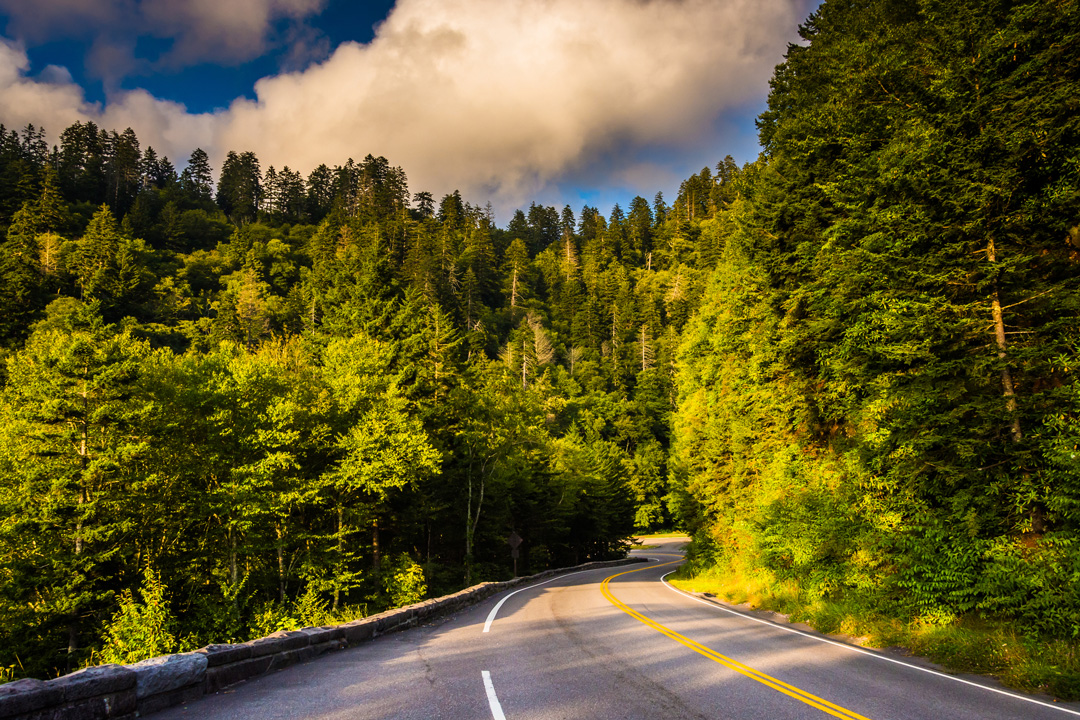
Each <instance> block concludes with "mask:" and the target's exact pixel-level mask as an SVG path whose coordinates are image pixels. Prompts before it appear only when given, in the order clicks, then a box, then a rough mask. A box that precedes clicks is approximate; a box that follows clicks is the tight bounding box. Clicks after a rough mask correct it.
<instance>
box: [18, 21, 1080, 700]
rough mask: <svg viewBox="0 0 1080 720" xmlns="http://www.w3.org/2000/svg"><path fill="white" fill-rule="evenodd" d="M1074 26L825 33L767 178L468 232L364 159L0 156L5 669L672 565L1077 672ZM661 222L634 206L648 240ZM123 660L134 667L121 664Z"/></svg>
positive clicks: (784, 84)
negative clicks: (777, 586) (1056, 645)
mask: <svg viewBox="0 0 1080 720" xmlns="http://www.w3.org/2000/svg"><path fill="white" fill-rule="evenodd" d="M1077 28H1080V8H1078V6H1077V2H1076V1H1075V0H1051V1H1049V2H1047V1H1045V0H1041V1H1039V2H1004V1H994V2H966V1H963V2H960V3H956V2H952V3H948V4H946V3H942V2H939V1H936V0H921V1H920V2H916V3H910V2H898V1H896V0H860V1H858V2H856V1H853V0H849V1H843V0H840V1H836V2H834V1H833V0H826V1H825V2H824V3H823V4H822V5H821V6H820V8H819V9H818V10H817V11H815V12H814V14H812V15H811V16H810V18H809V19H808V20H807V21H806V22H805V23H804V25H803V26H802V27H801V33H802V37H803V42H801V43H799V44H794V45H791V46H790V48H789V51H788V53H787V55H786V59H785V60H784V62H783V63H781V64H780V65H779V66H777V68H776V71H775V74H774V77H773V80H772V82H771V89H770V93H769V99H768V107H767V109H766V110H765V111H764V112H763V113H762V114H761V116H760V117H759V120H758V127H759V131H760V142H761V146H762V148H763V151H762V153H761V155H760V157H759V158H758V159H757V160H756V161H755V162H752V163H748V164H746V165H744V166H742V167H739V166H738V165H737V164H736V163H735V162H734V161H733V160H732V159H731V158H730V157H729V158H726V159H724V160H722V161H721V162H719V163H717V164H716V165H709V166H707V167H705V168H704V169H703V170H702V171H701V172H700V173H698V174H696V175H693V176H691V177H689V178H687V179H686V180H685V181H684V182H683V183H682V184H681V187H680V189H679V192H678V194H677V196H676V197H673V198H668V199H666V198H664V196H663V195H662V194H661V193H657V194H656V195H655V197H654V198H653V200H652V201H649V200H646V199H645V198H642V197H635V198H634V199H633V200H632V201H630V202H629V203H628V205H627V207H626V208H625V209H623V208H621V207H620V206H618V205H616V206H615V207H614V208H613V209H612V210H611V211H610V213H609V214H608V215H607V216H606V217H605V216H604V215H603V214H601V213H600V212H599V211H598V210H597V209H596V208H592V207H589V206H585V207H583V208H581V209H580V210H577V211H575V210H574V209H572V208H570V207H564V208H562V209H561V210H559V209H557V208H555V207H547V206H544V205H539V204H536V203H533V204H532V205H531V206H530V207H529V208H528V209H527V210H519V211H517V212H515V213H514V215H513V217H512V218H511V219H510V221H509V222H508V223H507V224H506V225H505V227H499V226H498V225H497V223H496V221H495V217H494V214H493V212H492V211H491V208H490V206H480V205H474V204H472V201H471V199H469V200H467V199H465V198H462V196H461V194H460V193H458V192H453V193H450V194H448V195H446V196H444V197H442V198H441V199H438V200H437V199H436V198H435V197H434V196H433V195H432V194H431V193H429V192H425V191H412V190H410V188H409V186H408V181H407V177H406V173H405V170H404V169H402V168H399V167H395V166H393V165H392V164H391V163H390V161H389V160H387V159H386V158H383V157H374V156H372V155H368V156H366V157H365V158H363V160H361V161H359V162H356V161H354V160H353V159H347V160H346V161H345V162H344V163H343V164H341V165H336V166H334V167H328V166H325V165H323V166H319V167H317V168H315V169H313V170H311V171H310V172H309V173H307V175H306V176H305V175H304V174H302V173H300V172H298V171H296V170H293V169H290V168H289V167H282V168H280V169H275V168H274V167H266V168H265V169H264V168H263V167H262V166H261V164H260V162H259V159H258V158H257V156H256V155H255V153H253V152H249V151H236V152H229V153H228V154H227V156H226V157H225V158H224V160H223V162H222V166H221V167H220V169H218V171H217V173H216V179H215V168H213V167H211V164H210V160H209V158H208V156H207V154H206V153H205V152H203V151H202V150H196V151H194V152H193V153H192V154H191V156H190V157H189V158H187V160H186V164H185V165H184V167H183V169H182V170H181V171H179V172H178V171H177V168H176V166H175V165H173V163H172V162H170V160H169V159H167V158H164V157H159V156H158V154H157V153H156V152H155V151H154V150H153V149H152V148H150V147H146V148H143V147H141V145H140V142H139V139H138V137H137V135H136V133H135V131H133V130H132V129H127V130H125V131H123V132H119V133H118V132H116V131H114V130H106V129H105V128H99V127H97V126H95V125H94V124H92V123H76V124H74V125H72V126H70V127H68V128H66V129H65V130H63V132H62V133H61V134H60V136H59V143H58V144H56V145H55V146H53V147H51V148H50V146H49V144H48V142H47V140H46V133H45V131H44V130H43V129H42V128H40V127H35V126H33V125H31V126H27V127H26V128H22V129H19V130H9V129H7V128H3V127H0V226H2V235H0V237H4V238H5V240H4V242H3V244H2V246H0V275H2V277H0V343H2V346H3V351H2V352H3V360H4V362H3V365H2V368H3V369H2V377H0V381H2V390H0V434H2V437H0V507H2V510H0V668H5V669H6V673H7V675H6V677H7V678H8V679H10V678H12V677H22V676H32V677H45V676H51V675H55V674H57V673H62V672H64V671H66V670H70V669H74V668H77V667H81V666H82V665H84V664H86V663H88V662H101V661H127V660H130V659H137V658H138V657H142V656H145V654H146V653H149V654H150V655H153V654H159V653H162V652H169V651H174V650H178V649H188V648H194V647H198V646H200V645H202V644H206V643H208V642H224V641H229V640H234V639H236V640H239V639H247V638H249V637H253V636H257V635H259V634H265V633H266V632H270V631H273V630H277V629H281V628H291V627H300V626H303V625H308V624H318V623H321V622H327V621H330V620H333V619H340V618H346V617H356V616H358V615H362V614H365V613H370V612H376V611H378V610H381V609H384V608H386V607H390V606H394V605H400V604H405V603H408V602H413V601H415V600H417V599H420V598H422V597H424V596H426V595H433V594H440V593H442V592H447V591H453V590H456V589H458V588H460V587H463V586H465V585H468V584H471V583H475V582H478V581H481V580H487V579H501V578H506V577H509V576H510V574H511V573H512V572H513V563H512V560H511V558H510V549H509V546H508V545H507V543H506V538H507V537H508V536H509V534H510V533H511V532H516V533H517V534H518V535H519V536H520V537H521V538H523V539H524V544H523V545H522V548H521V559H520V560H519V566H518V571H519V573H522V574H524V573H528V572H535V571H538V570H540V569H544V568H547V567H552V566H559V565H569V564H573V563H576V562H583V561H585V560H587V559H596V558H606V557H612V556H617V555H619V554H620V553H622V552H624V551H625V548H626V547H627V542H628V538H630V537H631V536H632V535H633V534H634V533H635V532H640V531H648V530H654V529H658V528H668V527H681V528H684V529H687V530H689V531H691V532H692V533H693V536H694V542H693V544H692V545H691V549H690V561H691V562H690V565H691V566H692V567H693V568H695V569H696V570H698V571H706V570H710V571H734V570H738V571H740V572H745V573H749V574H767V575H768V576H769V577H772V578H775V579H777V580H779V581H784V582H791V583H795V584H797V586H798V587H799V588H801V591H802V592H803V593H804V594H805V596H806V597H807V598H811V599H812V598H856V599H858V600H859V602H861V603H862V604H863V606H864V607H868V608H873V609H874V610H875V611H879V612H882V613H886V614H888V615H890V616H891V617H896V618H901V619H905V620H913V619H918V620H920V621H926V622H936V623H949V622H952V621H954V620H955V619H956V618H960V617H966V616H979V617H985V618H996V619H1005V620H1008V621H1009V622H1012V623H1015V625H1016V626H1017V627H1020V628H1023V630H1024V632H1027V633H1030V634H1032V636H1037V637H1050V638H1066V639H1068V638H1075V637H1076V636H1077V634H1078V633H1080V583H1078V582H1077V581H1078V579H1080V535H1078V529H1080V516H1078V514H1077V509H1078V508H1080V472H1078V470H1080V464H1078V462H1077V460H1076V452H1077V445H1078V444H1080V384H1077V382H1076V380H1075V371H1074V368H1075V367H1076V365H1077V363H1078V359H1077V358H1078V357H1080V332H1078V331H1080V314H1078V310H1080V307H1078V304H1080V294H1078V290H1080V288H1078V287H1077V286H1078V273H1077V270H1078V263H1080V112H1078V111H1080V58H1078V57H1077V56H1076V54H1075V52H1073V51H1072V50H1071V48H1075V47H1076V46H1077V41H1078V38H1077V37H1076V36H1077V32H1078V31H1077ZM669 200H670V204H669ZM140 653H141V654H140Z"/></svg>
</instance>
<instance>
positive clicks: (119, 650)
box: [95, 568, 179, 664]
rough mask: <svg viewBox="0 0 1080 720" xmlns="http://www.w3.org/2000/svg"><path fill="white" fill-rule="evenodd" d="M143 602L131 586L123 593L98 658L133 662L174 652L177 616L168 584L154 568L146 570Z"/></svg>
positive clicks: (141, 593)
mask: <svg viewBox="0 0 1080 720" xmlns="http://www.w3.org/2000/svg"><path fill="white" fill-rule="evenodd" d="M139 597H140V598H141V602H140V601H139V600H136V599H135V597H134V595H133V594H132V592H131V591H130V590H124V591H123V592H122V593H121V595H120V609H119V610H117V611H116V614H115V615H113V617H112V621H111V622H110V623H109V624H108V625H107V626H106V627H105V633H104V638H105V645H104V647H102V649H101V652H100V654H99V655H98V656H97V657H96V658H95V660H96V661H98V662H102V663H118V664H125V663H134V662H139V661H140V660H146V659H147V658H152V657H157V656H158V655H165V654H168V653H171V652H175V651H176V650H177V648H178V647H179V643H178V642H177V640H176V636H175V635H174V626H175V620H174V619H173V616H172V614H171V613H170V612H169V604H168V601H167V600H166V598H165V585H164V583H162V582H161V578H160V577H159V576H158V574H157V573H156V572H155V571H154V570H153V569H151V568H147V569H146V570H145V571H144V573H143V585H142V587H141V588H140V589H139Z"/></svg>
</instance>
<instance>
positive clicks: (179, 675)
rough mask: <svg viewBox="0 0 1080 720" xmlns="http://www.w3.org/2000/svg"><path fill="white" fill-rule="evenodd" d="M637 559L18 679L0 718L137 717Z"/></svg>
mask: <svg viewBox="0 0 1080 720" xmlns="http://www.w3.org/2000/svg"><path fill="white" fill-rule="evenodd" d="M637 562H645V559H644V558H636V557H634V558H625V559H622V560H604V561H598V562H590V563H585V564H584V565H575V566H574V567H568V568H560V569H558V570H545V571H544V572H541V573H537V574H536V575H529V576H528V577H520V578H514V579H513V580H507V581H504V582H485V583H480V584H479V585H473V586H472V587H468V588H465V589H464V590H459V591H458V592H456V593H453V594H451V595H444V596H442V597H439V598H432V599H430V600H424V601H423V602H419V603H416V604H415V605H409V606H407V607H402V608H395V609H393V610H387V611H386V612H382V613H379V614H378V615H372V616H370V617H366V618H361V619H359V620H353V621H352V622H347V623H344V624H342V625H333V626H328V627H315V628H304V629H302V630H294V631H282V632H276V633H273V634H272V635H268V636H266V637H263V638H258V639H256V640H249V641H248V642H245V643H238V644H233V645H207V646H206V647H204V648H200V649H199V650H196V651H195V652H190V653H178V654H175V655H160V656H158V657H155V658H150V659H149V660H143V661H141V662H137V663H134V664H132V665H123V666H121V665H98V666H96V667H89V668H85V669H83V670H79V671H77V672H73V673H70V674H68V675H64V676H62V677H58V678H56V679H55V680H47V681H44V682H42V681H41V680H32V679H26V680H16V681H15V682H11V683H7V684H5V685H0V720H134V719H135V718H137V717H141V716H144V715H148V714H150V713H153V712H157V711H158V710H164V709H165V708H167V707H172V706H173V705H180V704H184V703H189V702H191V701H193V700H197V699H198V698H200V697H202V696H203V695H207V694H210V693H214V692H217V691H219V690H221V689H223V688H227V687H229V686H230V685H235V684H236V683H239V682H243V681H244V680H248V679H249V678H253V677H257V676H259V675H263V674H265V673H268V672H270V671H272V670H278V669H281V668H284V667H288V666H289V665H294V664H296V663H299V662H306V661H308V660H311V659H313V658H316V657H318V656H320V655H323V654H324V653H327V652H333V651H336V650H341V649H343V648H346V647H349V646H351V645H357V644H359V643H362V642H366V641H368V640H372V639H374V638H376V637H378V636H379V635H385V634H387V633H392V632H397V631H398V630H404V629H406V628H410V627H415V626H416V625H419V624H421V623H424V622H427V621H429V620H432V619H435V618H438V617H442V616H445V615H450V614H452V613H455V612H457V611H459V610H461V609H463V608H466V607H469V606H470V605H475V604H477V603H479V602H481V601H483V600H486V599H487V598H489V597H491V596H492V595H495V594H496V593H499V592H502V591H504V590H509V589H511V588H516V587H519V586H523V585H529V584H531V583H535V582H538V581H540V580H545V579H547V578H552V577H556V576H557V575H563V574H566V573H570V572H576V571H580V570H593V569H599V568H605V567H616V566H619V565H629V564H632V563H637Z"/></svg>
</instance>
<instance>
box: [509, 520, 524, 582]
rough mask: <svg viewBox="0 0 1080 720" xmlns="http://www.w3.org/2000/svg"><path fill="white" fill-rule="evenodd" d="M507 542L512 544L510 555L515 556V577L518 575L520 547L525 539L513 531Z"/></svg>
mask: <svg viewBox="0 0 1080 720" xmlns="http://www.w3.org/2000/svg"><path fill="white" fill-rule="evenodd" d="M506 542H507V543H508V544H509V545H510V557H512V558H514V577H517V561H518V555H519V553H518V548H519V547H521V543H522V542H523V541H522V539H521V536H520V535H518V534H517V533H516V532H513V531H511V532H510V537H508V538H506Z"/></svg>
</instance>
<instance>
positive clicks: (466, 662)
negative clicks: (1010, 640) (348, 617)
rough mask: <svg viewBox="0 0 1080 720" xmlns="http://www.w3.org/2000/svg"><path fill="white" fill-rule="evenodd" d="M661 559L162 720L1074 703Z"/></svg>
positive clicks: (1066, 710)
mask: <svg viewBox="0 0 1080 720" xmlns="http://www.w3.org/2000/svg"><path fill="white" fill-rule="evenodd" d="M650 542H659V543H660V544H659V547H657V548H655V549H650V550H641V551H635V554H641V555H644V556H646V557H649V558H653V559H654V561H653V562H651V563H650V564H649V565H641V566H637V565H632V566H628V567H624V568H608V569H600V570H590V571H586V572H581V573H576V574H571V575H563V576H561V577H558V578H555V579H554V580H550V581H548V582H547V583H544V584H541V585H534V586H531V587H527V588H523V589H520V590H516V591H513V592H511V593H507V594H504V595H502V596H496V597H494V598H491V599H489V600H488V601H486V602H484V603H481V604H480V605H477V606H475V607H472V608H469V609H467V610H464V611H462V612H460V613H458V614H457V615H454V616H452V617H449V618H446V619H443V620H440V621H438V622H436V623H435V624H433V625H429V626H425V627H420V628H415V629H412V630H408V631H406V632H401V633H396V634H392V635H387V636H384V637H380V638H377V639H376V640H375V641H373V642H370V643H366V644H364V645H361V646H359V647H355V648H351V649H349V650H345V651H342V652H337V653H331V654H329V655H326V656H323V657H322V658H319V659H317V660H314V661H312V662H309V663H306V664H303V665H297V666H293V667H290V668H286V669H284V670H281V671H280V672H277V673H274V674H271V675H268V676H265V677H262V678H258V679H255V680H252V681H249V682H247V683H245V684H242V685H240V686H237V687H236V688H235V689H233V690H229V691H226V692H223V693H219V694H217V695H211V696H207V697H206V698H204V699H202V700H198V701H196V702H194V703H191V704H190V705H188V706H186V707H176V708H172V709H170V710H167V711H164V712H162V713H159V714H158V715H156V716H155V717H156V718H158V719H159V720H179V719H180V718H200V719H203V718H206V719H208V720H226V719H230V720H232V719H235V718H258V719H259V720H292V719H300V718H303V719H304V720H345V719H346V718H349V719H361V718H400V719H401V720H405V719H407V718H408V719H415V720H435V719H442V718H445V719H446V720H487V719H489V718H490V719H491V720H504V718H505V719H506V720H555V719H557V718H558V719H565V720H581V719H584V718H597V719H608V718H626V719H628V720H653V719H655V720H661V719H664V720H673V719H676V718H710V719H714V718H725V719H728V718H730V719H741V718H746V719H750V718H769V719H770V720H772V719H776V720H786V719H788V718H790V719H792V720H794V719H796V718H826V717H830V716H832V717H839V718H848V719H851V720H859V719H861V718H867V719H869V720H901V719H905V718H912V719H915V718H919V719H922V718H943V719H948V720H967V719H971V720H975V719H976V718H977V719H979V720H987V719H989V720H993V719H997V718H1023V719H1024V720H1042V719H1044V718H1045V719H1053V720H1067V719H1068V718H1080V704H1075V703H1068V704H1066V703H1061V704H1058V703H1053V702H1052V701H1050V700H1048V699H1047V698H1044V697H1020V696H1017V695H1013V694H1011V693H1008V692H1005V691H1002V690H1001V689H1000V688H998V687H997V686H996V685H993V684H992V682H990V681H987V680H985V679H983V678H978V677H971V676H962V677H950V676H946V675H943V674H940V673H937V672H936V671H934V670H933V669H932V668H931V667H930V666H929V665H926V664H917V662H918V661H912V660H907V659H903V658H898V657H895V656H891V655H886V654H883V653H878V652H875V651H867V650H864V649H862V648H854V647H852V646H848V645H844V644H842V643H836V642H834V641H831V640H830V639H829V638H825V637H822V636H819V635H816V634H813V633H804V632H801V631H799V630H798V629H796V628H792V627H790V626H785V625H775V624H772V623H769V622H767V621H763V620H761V619H760V618H757V617H754V616H749V615H744V614H741V613H738V612H736V611H733V610H731V609H727V608H724V607H723V606H720V605H718V604H715V603H711V602H708V601H705V600H702V599H700V598H697V597H693V596H689V595H685V594H683V593H680V592H678V591H676V590H674V589H673V588H671V587H670V586H668V585H666V584H665V583H663V582H662V577H663V576H664V575H665V574H666V573H668V572H670V571H671V570H672V569H673V568H674V567H676V566H677V563H678V562H679V560H680V559H681V553H680V547H681V542H678V541H650Z"/></svg>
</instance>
